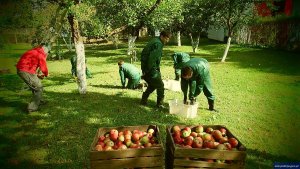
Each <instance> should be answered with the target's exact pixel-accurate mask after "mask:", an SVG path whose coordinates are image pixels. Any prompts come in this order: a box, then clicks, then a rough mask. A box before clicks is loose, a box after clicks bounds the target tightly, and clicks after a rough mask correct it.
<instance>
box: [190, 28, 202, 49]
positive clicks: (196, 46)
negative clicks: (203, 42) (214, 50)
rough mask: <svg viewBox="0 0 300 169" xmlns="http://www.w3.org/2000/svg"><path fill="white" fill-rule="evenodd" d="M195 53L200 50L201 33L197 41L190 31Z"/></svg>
mask: <svg viewBox="0 0 300 169" xmlns="http://www.w3.org/2000/svg"><path fill="white" fill-rule="evenodd" d="M190 38H191V43H192V48H193V53H196V52H197V50H198V45H199V40H200V34H198V36H197V39H196V41H194V40H193V35H192V34H191V33H190Z"/></svg>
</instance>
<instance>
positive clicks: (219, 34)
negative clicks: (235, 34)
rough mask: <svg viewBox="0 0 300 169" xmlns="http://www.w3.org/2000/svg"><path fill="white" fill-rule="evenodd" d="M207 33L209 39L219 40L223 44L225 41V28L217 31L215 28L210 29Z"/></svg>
mask: <svg viewBox="0 0 300 169" xmlns="http://www.w3.org/2000/svg"><path fill="white" fill-rule="evenodd" d="M207 33H208V35H207V37H208V38H209V39H213V40H218V41H221V42H223V41H224V37H225V33H224V28H218V29H216V28H214V27H209V29H208V31H207Z"/></svg>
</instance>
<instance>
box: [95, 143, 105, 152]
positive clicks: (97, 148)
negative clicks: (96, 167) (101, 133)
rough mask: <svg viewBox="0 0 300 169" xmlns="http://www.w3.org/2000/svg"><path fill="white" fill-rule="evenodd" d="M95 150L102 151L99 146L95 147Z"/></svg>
mask: <svg viewBox="0 0 300 169" xmlns="http://www.w3.org/2000/svg"><path fill="white" fill-rule="evenodd" d="M95 150H97V151H102V150H103V147H102V145H100V144H98V145H96V147H95Z"/></svg>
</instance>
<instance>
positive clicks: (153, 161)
mask: <svg viewBox="0 0 300 169" xmlns="http://www.w3.org/2000/svg"><path fill="white" fill-rule="evenodd" d="M162 162H163V159H162V158H161V157H137V158H123V159H110V160H97V161H91V168H93V169H97V168H99V169H100V168H101V169H104V168H107V169H108V168H109V169H113V168H132V167H133V168H134V167H158V168H160V167H162V166H161V164H162Z"/></svg>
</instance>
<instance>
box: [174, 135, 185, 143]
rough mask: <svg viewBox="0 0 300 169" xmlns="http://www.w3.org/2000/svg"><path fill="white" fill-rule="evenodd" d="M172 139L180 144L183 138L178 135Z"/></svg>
mask: <svg viewBox="0 0 300 169" xmlns="http://www.w3.org/2000/svg"><path fill="white" fill-rule="evenodd" d="M173 139H174V142H175V143H176V144H182V143H183V141H184V139H182V138H181V137H180V136H179V137H178V136H176V137H173Z"/></svg>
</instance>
